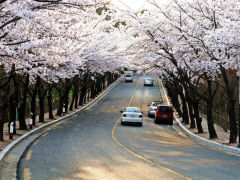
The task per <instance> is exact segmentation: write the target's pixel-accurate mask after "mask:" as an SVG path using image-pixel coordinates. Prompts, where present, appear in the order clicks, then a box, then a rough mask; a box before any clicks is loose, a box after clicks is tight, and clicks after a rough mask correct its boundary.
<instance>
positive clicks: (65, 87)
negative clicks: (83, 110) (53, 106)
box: [57, 79, 72, 116]
mask: <svg viewBox="0 0 240 180" xmlns="http://www.w3.org/2000/svg"><path fill="white" fill-rule="evenodd" d="M71 87H72V82H71V80H69V79H67V80H65V82H62V86H61V88H57V90H58V92H59V97H60V98H59V104H58V110H57V115H58V116H61V115H62V113H63V105H64V104H65V113H67V110H68V95H69V92H70V90H71Z"/></svg>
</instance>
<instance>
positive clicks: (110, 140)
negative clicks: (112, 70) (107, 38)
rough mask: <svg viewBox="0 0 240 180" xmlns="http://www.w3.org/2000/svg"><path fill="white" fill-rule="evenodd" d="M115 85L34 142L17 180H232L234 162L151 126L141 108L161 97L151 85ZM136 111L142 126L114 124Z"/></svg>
mask: <svg viewBox="0 0 240 180" xmlns="http://www.w3.org/2000/svg"><path fill="white" fill-rule="evenodd" d="M143 79H144V76H141V77H137V76H135V78H134V82H133V83H125V82H124V81H121V82H120V83H119V84H118V85H117V86H116V87H115V88H114V89H112V90H111V91H110V92H109V94H108V95H107V96H106V97H105V98H104V99H103V100H102V101H100V102H99V103H98V104H97V105H95V106H94V107H92V108H91V109H89V110H85V111H82V112H80V113H76V114H75V115H73V116H71V117H70V118H69V119H68V120H67V121H65V122H64V123H62V124H60V125H58V126H57V127H56V128H54V129H52V130H51V131H49V132H48V133H45V134H44V135H42V136H41V137H40V138H39V139H38V140H36V141H35V142H34V143H33V144H32V145H31V146H30V147H29V148H28V149H27V150H26V152H25V153H24V155H23V156H22V158H21V160H20V161H19V164H18V179H24V180H27V179H34V180H35V179H36V180H48V179H49V180H50V179H51V180H67V179H86V180H87V179H98V180H99V179H130V180H131V179H204V180H206V179H218V180H221V179H227V180H232V179H238V171H239V167H240V158H239V157H237V156H234V155H230V154H226V153H223V152H220V151H217V150H215V149H212V148H210V147H208V146H205V145H202V144H199V143H197V142H195V141H193V140H191V139H189V138H188V137H186V136H185V135H184V134H183V133H181V131H180V130H178V129H177V127H176V126H175V125H173V126H169V125H164V124H161V125H159V124H158V125H155V124H154V122H153V119H151V118H148V117H147V108H148V107H147V105H148V104H150V103H151V102H152V101H153V100H159V99H161V98H162V96H163V94H162V93H161V92H162V88H161V87H160V91H159V88H158V83H157V81H156V80H155V82H154V86H153V87H144V86H143ZM128 105H131V106H138V107H140V108H141V109H142V110H143V111H144V116H145V117H144V121H143V126H142V127H138V126H132V125H131V126H122V125H120V124H119V120H120V119H119V117H120V112H119V111H120V110H122V109H123V108H124V107H126V106H128Z"/></svg>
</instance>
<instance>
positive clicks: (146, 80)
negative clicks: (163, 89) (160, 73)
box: [144, 78, 154, 86]
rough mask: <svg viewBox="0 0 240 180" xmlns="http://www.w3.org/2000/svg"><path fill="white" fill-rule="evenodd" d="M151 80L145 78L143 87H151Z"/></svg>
mask: <svg viewBox="0 0 240 180" xmlns="http://www.w3.org/2000/svg"><path fill="white" fill-rule="evenodd" d="M153 81H154V80H153V78H145V79H144V86H153Z"/></svg>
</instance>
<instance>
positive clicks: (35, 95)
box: [31, 80, 39, 126]
mask: <svg viewBox="0 0 240 180" xmlns="http://www.w3.org/2000/svg"><path fill="white" fill-rule="evenodd" d="M38 84H39V82H38V80H37V81H36V84H35V87H34V89H33V92H32V96H31V113H32V114H33V115H32V120H33V124H32V125H33V126H35V125H36V97H37V90H38Z"/></svg>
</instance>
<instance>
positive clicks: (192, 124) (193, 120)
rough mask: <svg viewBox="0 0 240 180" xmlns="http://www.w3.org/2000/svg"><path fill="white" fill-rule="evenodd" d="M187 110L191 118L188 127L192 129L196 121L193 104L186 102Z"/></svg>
mask: <svg viewBox="0 0 240 180" xmlns="http://www.w3.org/2000/svg"><path fill="white" fill-rule="evenodd" d="M188 112H189V116H190V120H191V124H190V128H192V129H193V128H196V123H195V119H194V114H193V106H192V103H191V102H190V103H188Z"/></svg>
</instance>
